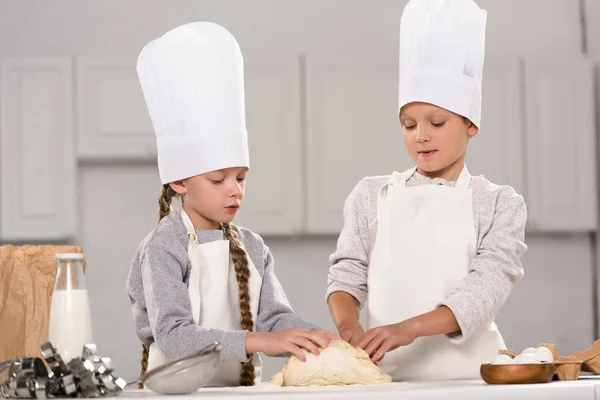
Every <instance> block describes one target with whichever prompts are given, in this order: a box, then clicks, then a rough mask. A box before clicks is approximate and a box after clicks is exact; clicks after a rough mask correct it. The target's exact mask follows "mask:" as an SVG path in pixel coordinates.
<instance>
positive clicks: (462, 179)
mask: <svg viewBox="0 0 600 400" xmlns="http://www.w3.org/2000/svg"><path fill="white" fill-rule="evenodd" d="M470 182H471V174H469V170H468V169H467V165H466V164H465V166H464V167H463V169H462V171H461V172H460V175H459V176H458V179H457V180H456V189H458V190H462V191H465V192H466V191H467V190H468V189H469V183H470Z"/></svg>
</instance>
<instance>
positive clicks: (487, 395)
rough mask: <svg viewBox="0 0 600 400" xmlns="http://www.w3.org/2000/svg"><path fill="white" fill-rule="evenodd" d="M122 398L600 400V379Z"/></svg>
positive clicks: (130, 394) (130, 393) (140, 393)
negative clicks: (528, 383) (524, 383)
mask: <svg viewBox="0 0 600 400" xmlns="http://www.w3.org/2000/svg"><path fill="white" fill-rule="evenodd" d="M120 397H121V398H134V399H142V398H153V399H155V400H159V399H160V400H166V399H173V400H175V399H183V398H186V399H189V398H200V399H218V400H240V399H259V398H260V399H282V398H283V399H285V400H316V399H325V400H342V399H349V400H360V399H364V400H373V399H377V400H379V399H423V400H424V399H427V400H429V399H461V400H462V399H498V400H509V399H510V400H513V399H515V400H516V399H527V400H530V399H547V400H552V399H568V400H578V399H581V400H596V399H597V400H600V379H581V380H579V381H572V382H559V381H555V382H550V383H546V384H539V385H488V384H486V383H484V382H483V381H452V382H419V383H391V384H387V385H373V386H349V387H308V388H277V387H271V386H262V387H261V386H258V387H251V388H248V387H238V388H205V389H200V390H199V391H197V392H196V393H193V394H190V395H185V396H161V395H158V394H156V393H153V392H151V391H148V390H135V389H132V390H127V391H125V392H123V393H122V394H121V396H120Z"/></svg>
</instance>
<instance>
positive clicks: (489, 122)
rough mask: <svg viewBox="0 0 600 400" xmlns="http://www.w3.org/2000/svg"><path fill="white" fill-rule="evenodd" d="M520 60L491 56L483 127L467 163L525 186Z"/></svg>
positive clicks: (475, 169) (517, 186)
mask: <svg viewBox="0 0 600 400" xmlns="http://www.w3.org/2000/svg"><path fill="white" fill-rule="evenodd" d="M520 76H521V74H520V60H519V58H518V57H516V56H515V57H514V58H512V59H488V60H486V63H485V67H484V72H483V89H482V90H483V92H482V109H481V127H480V128H481V129H480V130H479V132H478V133H477V135H476V136H475V137H474V138H472V139H471V140H470V143H469V149H468V151H467V161H466V164H467V167H468V168H469V172H470V173H471V175H483V176H484V177H485V178H487V179H489V180H490V181H491V182H493V183H495V184H498V185H510V186H512V187H513V188H514V189H515V190H516V191H517V192H518V193H520V194H522V195H524V193H523V190H524V187H523V167H524V163H523V153H522V150H523V148H524V146H523V143H524V141H525V139H524V137H523V129H522V128H521V123H522V112H521V110H522V104H521V103H522V102H521V89H520V88H521V81H520Z"/></svg>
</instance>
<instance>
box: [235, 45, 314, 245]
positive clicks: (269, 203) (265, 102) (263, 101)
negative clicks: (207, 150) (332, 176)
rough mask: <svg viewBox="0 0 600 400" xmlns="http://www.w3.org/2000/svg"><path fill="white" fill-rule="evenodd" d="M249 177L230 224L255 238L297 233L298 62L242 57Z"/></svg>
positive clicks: (300, 210) (300, 207)
mask: <svg viewBox="0 0 600 400" xmlns="http://www.w3.org/2000/svg"><path fill="white" fill-rule="evenodd" d="M244 67H245V84H246V89H245V91H246V125H247V129H248V142H249V148H250V172H249V173H248V179H247V186H246V199H245V200H244V206H243V207H242V208H241V209H240V212H239V214H238V216H237V217H236V220H237V221H238V223H240V224H241V225H242V226H248V227H249V228H250V229H252V230H253V231H255V232H257V233H259V234H261V235H263V234H264V235H277V234H295V233H300V232H301V231H302V221H303V217H304V214H303V205H302V202H303V197H302V193H303V190H302V189H303V180H302V177H303V173H302V168H303V165H304V159H303V158H302V156H303V151H302V138H301V102H300V100H301V94H300V93H301V86H300V85H301V83H300V59H299V57H297V56H290V57H279V58H271V57H263V56H252V55H246V56H245V57H244Z"/></svg>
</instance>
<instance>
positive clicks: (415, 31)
mask: <svg viewBox="0 0 600 400" xmlns="http://www.w3.org/2000/svg"><path fill="white" fill-rule="evenodd" d="M486 17H487V12H486V11H485V10H482V9H480V8H479V7H478V6H477V4H476V3H475V2H474V1H473V0H410V1H409V2H408V4H407V5H406V7H405V8H404V13H403V15H402V20H401V22H400V82H399V109H401V108H402V107H403V106H405V105H406V104H408V103H411V102H416V101H418V102H424V103H431V104H434V105H436V106H438V107H442V108H445V109H447V110H449V111H452V112H454V113H456V114H459V115H462V116H464V117H466V118H468V119H470V120H471V122H473V123H474V124H475V125H476V126H477V127H480V122H481V84H482V75H483V60H484V53H485V28H486Z"/></svg>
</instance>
